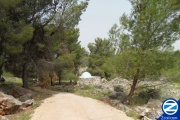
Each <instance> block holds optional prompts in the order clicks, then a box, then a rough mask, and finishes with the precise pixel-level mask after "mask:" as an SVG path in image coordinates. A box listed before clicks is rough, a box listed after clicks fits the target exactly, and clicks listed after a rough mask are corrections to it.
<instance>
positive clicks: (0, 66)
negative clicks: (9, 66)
mask: <svg viewBox="0 0 180 120" xmlns="http://www.w3.org/2000/svg"><path fill="white" fill-rule="evenodd" d="M2 74H3V63H0V79H1V77H2Z"/></svg>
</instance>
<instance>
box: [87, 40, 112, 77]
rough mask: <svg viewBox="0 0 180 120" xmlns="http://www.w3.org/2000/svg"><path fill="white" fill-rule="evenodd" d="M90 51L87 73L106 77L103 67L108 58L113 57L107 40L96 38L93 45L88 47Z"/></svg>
mask: <svg viewBox="0 0 180 120" xmlns="http://www.w3.org/2000/svg"><path fill="white" fill-rule="evenodd" d="M88 48H89V50H90V55H89V62H88V63H89V65H88V71H89V72H90V73H91V74H92V75H98V76H104V77H108V76H107V74H106V73H105V72H104V70H103V65H104V63H105V62H106V61H107V59H108V58H109V57H113V55H114V49H112V46H111V43H110V41H109V40H107V39H101V38H97V39H96V40H95V43H90V44H89V45H88Z"/></svg>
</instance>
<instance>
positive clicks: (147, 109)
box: [135, 99, 162, 120]
mask: <svg viewBox="0 0 180 120" xmlns="http://www.w3.org/2000/svg"><path fill="white" fill-rule="evenodd" d="M161 105H162V102H161V101H159V100H155V99H150V100H149V101H148V103H147V104H146V105H143V106H137V107H136V108H135V111H136V112H137V113H138V114H139V115H140V116H141V118H142V120H155V119H157V118H158V117H159V116H160V115H161V114H162V110H161Z"/></svg>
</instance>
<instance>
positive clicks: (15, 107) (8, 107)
mask: <svg viewBox="0 0 180 120" xmlns="http://www.w3.org/2000/svg"><path fill="white" fill-rule="evenodd" d="M1 95H3V97H1V98H0V115H9V114H14V113H16V112H17V111H19V108H20V106H21V105H22V103H21V102H20V101H19V100H17V99H15V98H14V97H13V96H10V95H5V94H3V93H1Z"/></svg>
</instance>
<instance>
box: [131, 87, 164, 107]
mask: <svg viewBox="0 0 180 120" xmlns="http://www.w3.org/2000/svg"><path fill="white" fill-rule="evenodd" d="M160 94H161V93H160V90H158V89H147V90H141V91H139V92H138V93H137V95H134V97H133V98H132V100H131V102H130V103H131V105H143V104H146V103H147V102H148V101H149V99H159V98H160Z"/></svg>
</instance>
